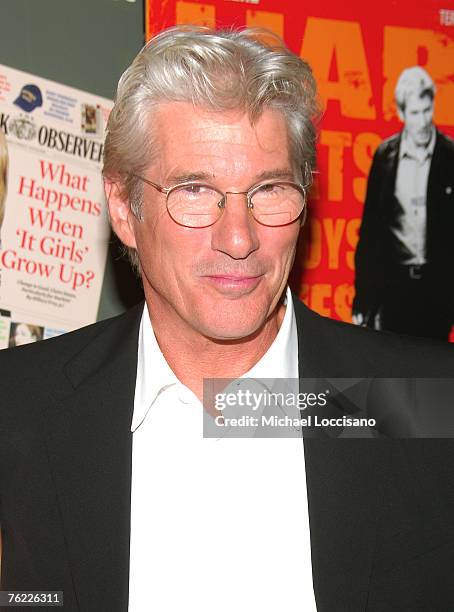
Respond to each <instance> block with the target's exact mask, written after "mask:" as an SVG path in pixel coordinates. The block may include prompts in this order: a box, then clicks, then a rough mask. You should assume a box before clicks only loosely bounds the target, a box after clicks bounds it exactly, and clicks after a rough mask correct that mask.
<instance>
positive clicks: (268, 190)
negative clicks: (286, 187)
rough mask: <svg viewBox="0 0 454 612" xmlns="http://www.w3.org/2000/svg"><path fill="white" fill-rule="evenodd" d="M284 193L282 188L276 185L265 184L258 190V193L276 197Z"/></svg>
mask: <svg viewBox="0 0 454 612" xmlns="http://www.w3.org/2000/svg"><path fill="white" fill-rule="evenodd" d="M281 191H282V186H281V185H279V184H275V183H265V184H264V185H260V187H259V188H258V189H257V193H259V194H263V195H276V194H278V193H280V192H281Z"/></svg>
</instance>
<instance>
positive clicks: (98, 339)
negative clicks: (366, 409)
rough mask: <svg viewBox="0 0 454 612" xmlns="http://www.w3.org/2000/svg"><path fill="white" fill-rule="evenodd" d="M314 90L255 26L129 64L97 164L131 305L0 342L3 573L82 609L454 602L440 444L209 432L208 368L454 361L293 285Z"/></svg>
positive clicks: (253, 370) (162, 42) (453, 529)
mask: <svg viewBox="0 0 454 612" xmlns="http://www.w3.org/2000/svg"><path fill="white" fill-rule="evenodd" d="M316 108H317V105H316V97H315V86H314V82H313V78H312V75H311V72H310V69H309V67H308V66H307V64H305V63H304V62H303V61H302V60H301V59H300V58H298V57H296V56H295V55H293V54H292V53H290V52H289V51H288V50H287V49H285V48H284V47H283V46H282V45H281V44H278V43H277V44H276V45H275V46H274V47H271V46H267V45H265V44H264V43H262V42H260V37H259V36H258V35H257V34H256V33H254V32H253V31H252V32H251V31H248V30H245V31H242V32H236V31H228V32H214V31H211V30H208V29H202V28H196V27H178V28H173V29H169V30H167V31H164V32H163V33H161V34H160V35H158V36H157V37H156V38H154V39H153V40H152V41H151V42H150V43H149V44H148V45H147V46H146V47H145V48H144V49H143V50H142V52H141V53H139V55H138V56H137V58H136V59H135V60H134V62H133V64H132V65H131V66H130V67H129V68H128V70H127V71H126V72H125V74H124V75H123V77H122V78H121V80H120V84H119V88H118V93H117V99H116V103H115V106H114V109H113V111H112V114H111V116H110V119H109V125H108V135H107V139H106V146H105V165H104V176H105V182H106V192H107V196H108V200H109V211H110V217H111V221H112V226H113V228H114V230H115V232H116V233H117V234H118V236H119V237H120V239H121V240H122V241H123V243H124V244H125V246H126V248H127V249H129V253H130V257H131V259H132V261H133V262H134V265H135V266H136V267H137V268H138V269H139V270H140V274H141V277H142V280H143V285H144V292H145V305H144V304H139V305H138V306H137V307H136V308H134V309H133V310H131V311H129V312H127V313H125V314H124V315H122V316H120V317H117V318H114V319H111V320H108V321H103V322H101V323H98V324H96V325H92V326H89V327H87V328H85V329H82V330H79V331H76V332H74V333H71V334H67V335H65V336H61V337H60V338H56V339H51V340H49V341H46V342H42V343H38V344H37V345H34V346H29V347H23V348H20V349H13V350H11V351H7V352H4V353H3V354H2V355H1V356H0V362H1V363H0V368H1V371H2V373H3V374H4V382H3V385H2V402H3V403H2V411H1V413H0V414H1V421H0V435H1V436H2V439H1V444H0V454H1V462H0V466H1V480H0V482H1V489H0V495H1V506H0V513H1V514H0V521H1V525H2V533H3V559H2V588H3V589H4V590H5V589H8V590H22V591H23V590H26V589H28V590H54V591H62V590H63V591H64V601H65V610H71V611H72V610H79V611H84V612H85V611H87V610H96V611H97V612H99V611H106V612H107V611H108V612H115V611H124V610H127V609H129V610H133V611H147V610H159V611H169V610H188V611H189V610H190V611H196V612H204V611H205V610H210V611H211V610H217V611H226V610H232V609H236V610H241V611H245V610H248V611H250V610H257V611H258V610H260V612H264V611H266V610H277V609H282V610H285V611H286V612H290V611H296V610H304V611H310V610H315V606H317V608H316V609H317V610H321V611H327V612H333V611H334V610H335V611H336V612H342V611H345V612H347V611H348V612H354V611H359V610H366V609H367V610H369V611H372V610H374V611H379V610H380V611H381V610H393V612H394V611H398V610H404V609H405V610H407V609H411V610H416V609H421V610H430V611H431V612H433V611H434V610H440V611H441V610H446V609H449V608H450V607H451V606H452V605H453V604H454V592H453V586H452V585H453V581H452V576H451V573H452V567H453V561H454V546H453V544H454V525H453V520H452V515H453V514H452V510H453V505H454V493H453V489H452V487H450V486H449V482H450V477H451V476H449V477H448V476H447V475H448V474H449V475H450V474H451V469H452V465H453V458H454V457H453V455H454V451H453V447H452V444H451V441H443V440H442V441H441V443H440V441H437V444H436V445H432V444H431V441H430V440H426V441H420V442H418V443H417V444H416V445H415V444H412V443H411V441H407V442H405V441H404V442H397V441H396V442H390V441H389V440H388V441H385V440H376V441H372V440H342V441H341V440H333V439H329V438H327V439H323V440H321V439H305V440H304V445H303V440H302V439H301V438H293V439H281V440H273V439H272V440H269V439H261V440H259V439H254V440H251V439H239V440H232V439H204V438H203V437H202V433H201V422H202V413H203V407H202V404H201V402H200V400H201V398H202V385H203V379H214V378H220V377H228V378H236V377H241V376H244V375H247V376H248V377H252V378H257V379H258V378H260V379H267V378H273V377H277V378H295V377H298V376H299V377H314V378H315V377H345V376H349V377H351V376H357V377H366V376H372V375H374V376H386V375H390V374H391V373H392V374H393V375H394V376H408V375H415V376H418V375H419V376H431V375H432V376H433V375H435V376H449V373H451V372H452V368H453V366H454V356H453V352H452V350H451V347H449V346H448V345H447V346H444V345H443V346H440V347H433V346H431V345H428V344H426V343H424V342H418V341H416V340H406V339H402V338H400V337H398V336H392V335H390V336H388V335H379V334H375V333H373V332H371V331H369V330H363V329H359V328H356V327H354V326H351V325H346V324H342V323H340V322H336V321H331V320H328V319H323V318H322V317H320V316H318V315H317V314H315V313H313V312H311V311H309V310H308V309H307V308H306V307H305V306H304V305H303V304H302V303H300V302H299V301H298V300H297V299H296V298H295V297H292V295H291V293H290V292H289V291H288V289H287V288H286V285H287V278H288V274H289V272H290V268H291V266H292V263H293V258H294V254H295V248H296V241H297V238H298V233H299V229H300V226H301V223H302V221H303V219H304V209H305V189H306V187H305V184H307V183H308V172H307V169H308V168H310V167H311V165H312V161H313V159H314V147H315V134H314V127H313V118H314V116H315V114H316ZM428 360H430V361H428ZM18 371H20V372H24V373H26V374H25V375H24V376H22V377H21V378H20V380H19V376H18V374H17V372H18ZM237 384H238V385H240V384H241V380H238V381H237ZM207 410H211V408H210V407H209V406H208V407H207ZM303 449H304V454H303ZM306 482H307V498H306ZM309 519H310V543H309ZM311 565H312V568H311ZM312 580H313V585H312Z"/></svg>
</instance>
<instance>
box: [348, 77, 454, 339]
mask: <svg viewBox="0 0 454 612" xmlns="http://www.w3.org/2000/svg"><path fill="white" fill-rule="evenodd" d="M434 96H435V85H434V83H433V81H432V79H431V77H430V76H429V74H428V73H427V72H426V71H425V70H424V69H423V68H421V67H419V66H414V67H412V68H407V69H405V70H404V71H403V72H402V73H401V75H400V77H399V79H398V81H397V85H396V89H395V100H396V104H397V109H398V114H399V117H400V118H401V119H402V121H403V122H404V128H403V130H402V131H401V132H399V133H398V134H395V135H393V136H391V137H390V138H388V139H387V140H385V141H384V142H383V143H382V144H381V145H380V146H379V147H378V149H377V151H376V153H375V156H374V159H373V163H372V167H371V171H370V174H369V180H368V186H367V195H366V201H365V205H364V213H363V219H362V224H361V229H360V237H359V242H358V247H357V251H356V255H355V267H356V279H355V289H356V295H355V299H354V302H353V322H354V323H357V324H359V325H367V326H369V327H376V328H379V329H385V330H390V331H395V332H399V333H406V334H411V335H415V336H426V337H432V338H438V339H443V340H447V339H448V337H449V333H450V329H451V325H452V323H453V320H454V280H453V262H454V239H453V236H454V141H453V140H452V139H451V138H449V137H448V136H446V135H445V134H443V133H441V132H440V131H439V130H437V128H436V127H435V126H434V124H433V113H434Z"/></svg>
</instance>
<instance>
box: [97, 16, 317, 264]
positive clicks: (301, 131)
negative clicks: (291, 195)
mask: <svg viewBox="0 0 454 612" xmlns="http://www.w3.org/2000/svg"><path fill="white" fill-rule="evenodd" d="M270 41H271V42H270ZM165 101H185V102H192V103H193V104H194V105H195V106H198V107H202V108H207V109H211V110H213V111H226V110H242V111H244V112H247V113H248V116H249V119H250V121H251V124H252V125H254V122H256V121H257V119H258V118H259V117H260V115H261V113H262V112H263V110H264V109H265V108H275V109H278V110H279V111H280V112H281V113H282V114H283V115H284V118H285V119H286V123H287V128H288V139H289V147H290V154H291V159H292V162H293V165H294V168H295V174H296V176H298V177H300V178H301V177H302V175H303V172H304V169H305V168H307V167H308V168H309V169H310V170H312V169H313V168H314V167H315V157H316V151H315V147H316V128H315V121H316V119H317V118H318V116H319V106H318V101H317V93H316V85H315V80H314V78H313V75H312V71H311V69H310V67H309V65H308V64H307V63H306V62H305V61H304V60H302V59H301V58H299V57H298V56H297V55H295V54H294V53H292V52H291V51H289V49H287V48H286V47H285V45H284V43H283V42H282V40H281V39H280V38H279V37H278V36H276V35H274V34H272V33H271V32H268V31H265V30H261V29H255V28H246V29H242V30H233V29H231V30H218V31H215V30H212V29H210V28H205V27H200V26H176V27H171V28H168V29H166V30H164V31H162V32H161V33H160V34H158V35H157V36H155V37H154V38H152V39H151V40H150V41H149V42H148V43H147V44H146V45H145V46H144V47H143V49H142V50H141V51H140V53H139V54H138V55H137V56H136V58H135V59H134V61H133V62H132V64H131V65H130V66H129V68H127V70H126V71H125V72H124V73H123V75H122V77H121V78H120V81H119V83H118V89H117V96H116V101H115V105H114V107H113V109H112V112H111V113H110V116H109V120H108V124H107V136H106V141H105V146H104V168H103V174H104V176H105V177H106V178H109V179H110V180H115V181H116V182H117V183H118V184H119V186H120V188H121V189H122V196H123V197H124V198H125V199H127V200H129V203H130V207H131V210H132V212H133V213H134V215H135V216H136V217H137V218H138V219H139V220H141V218H142V216H141V208H142V198H143V185H142V182H141V181H140V180H139V179H137V178H136V177H135V176H134V175H135V174H138V175H140V174H142V173H143V172H144V171H145V170H146V168H147V167H148V166H149V164H150V163H151V162H152V161H153V159H155V158H156V156H157V155H158V154H159V148H158V147H159V143H156V142H154V141H153V133H152V131H151V134H150V123H149V120H150V113H151V112H152V111H153V109H154V108H156V107H157V105H159V103H160V102H165ZM151 128H152V125H151ZM126 252H127V254H128V256H129V258H130V260H131V263H132V265H133V267H134V268H135V270H136V271H139V270H140V266H139V261H138V256H137V252H136V251H135V250H134V249H129V248H127V249H126Z"/></svg>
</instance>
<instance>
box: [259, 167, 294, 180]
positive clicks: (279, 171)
mask: <svg viewBox="0 0 454 612" xmlns="http://www.w3.org/2000/svg"><path fill="white" fill-rule="evenodd" d="M256 178H257V181H268V180H271V179H283V180H291V181H293V180H294V178H295V174H294V172H293V171H292V170H290V168H276V169H274V170H264V171H263V172H260V174H257V177H256Z"/></svg>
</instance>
